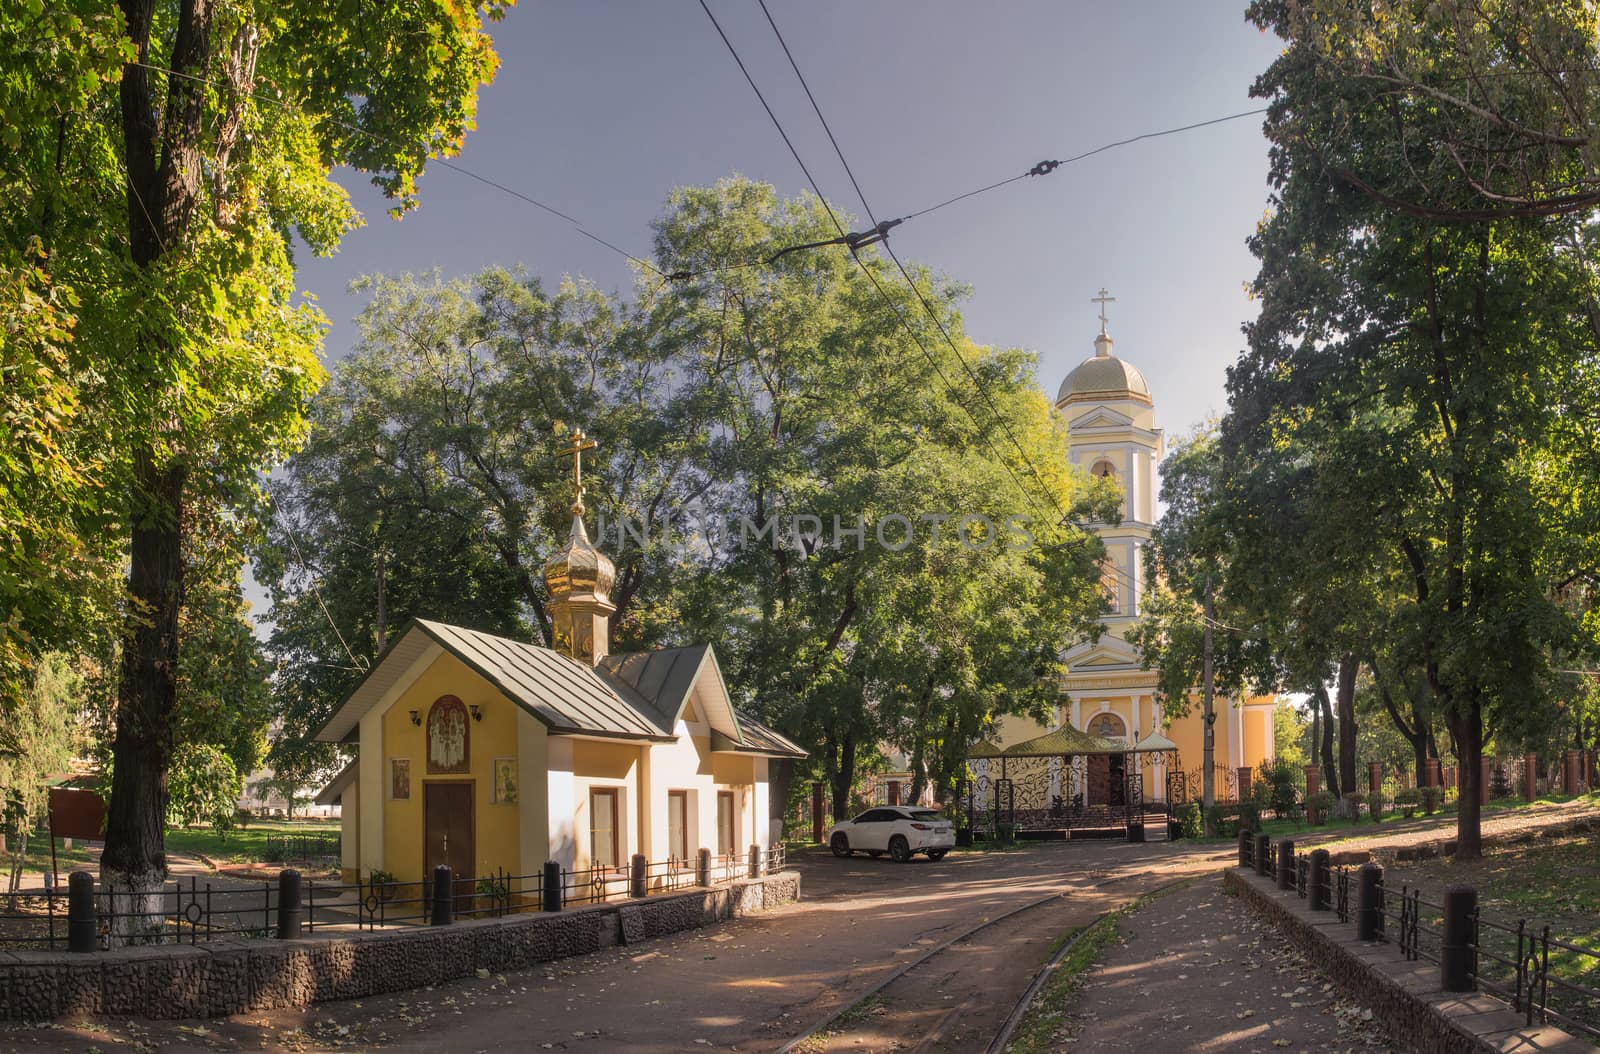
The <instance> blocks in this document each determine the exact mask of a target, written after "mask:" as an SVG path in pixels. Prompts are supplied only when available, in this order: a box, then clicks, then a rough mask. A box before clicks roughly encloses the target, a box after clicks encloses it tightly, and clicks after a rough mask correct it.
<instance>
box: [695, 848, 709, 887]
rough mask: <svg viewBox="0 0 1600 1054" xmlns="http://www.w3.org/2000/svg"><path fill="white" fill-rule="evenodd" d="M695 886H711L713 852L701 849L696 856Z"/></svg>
mask: <svg viewBox="0 0 1600 1054" xmlns="http://www.w3.org/2000/svg"><path fill="white" fill-rule="evenodd" d="M694 884H695V885H697V886H709V885H710V884H711V850H709V849H701V850H700V851H699V852H697V853H695V855H694Z"/></svg>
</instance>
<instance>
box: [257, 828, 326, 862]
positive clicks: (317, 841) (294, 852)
mask: <svg viewBox="0 0 1600 1054" xmlns="http://www.w3.org/2000/svg"><path fill="white" fill-rule="evenodd" d="M262 859H263V860H265V861H266V862H267V863H269V864H302V863H304V864H309V863H317V864H325V863H330V862H333V861H336V860H338V859H339V836H338V835H336V834H269V835H267V838H266V844H265V845H264V846H263V848H262Z"/></svg>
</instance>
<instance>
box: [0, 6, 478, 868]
mask: <svg viewBox="0 0 1600 1054" xmlns="http://www.w3.org/2000/svg"><path fill="white" fill-rule="evenodd" d="M59 6H61V8H62V10H61V11H59V12H52V14H51V16H50V17H48V18H41V10H40V9H41V7H42V5H38V4H34V5H31V7H32V10H31V11H30V10H28V9H27V8H26V6H25V9H24V10H21V11H17V12H15V13H8V14H7V15H5V16H3V17H4V19H5V22H6V24H5V27H4V29H3V30H0V41H4V43H5V44H6V45H7V46H8V48H10V49H14V50H8V51H7V52H6V53H5V54H4V55H3V57H0V61H3V63H4V65H5V68H6V69H7V71H8V74H9V73H10V71H11V70H13V69H15V70H18V71H20V78H19V81H17V82H13V81H12V80H11V78H10V77H9V76H8V78H7V90H12V85H13V83H18V84H19V85H20V91H18V92H17V94H19V95H23V94H25V93H26V92H27V91H29V90H31V89H34V88H43V87H45V85H46V82H47V81H48V80H50V78H53V77H62V76H65V77H67V78H68V83H69V84H70V85H71V87H70V88H68V89H60V88H48V89H46V90H45V91H44V93H43V94H44V98H43V99H41V100H39V101H37V102H31V101H30V103H29V105H28V106H26V107H24V108H22V110H21V111H20V114H21V116H22V117H23V118H24V119H25V123H23V124H21V125H20V126H19V127H16V128H15V129H14V130H13V129H8V132H7V134H8V135H10V136H14V138H15V141H16V143H17V144H20V146H19V149H18V159H17V160H16V161H15V162H14V164H15V166H16V168H17V170H18V172H19V173H20V174H19V176H18V178H17V179H16V182H17V183H18V184H19V189H20V191H21V193H20V194H19V195H18V196H16V197H14V198H10V199H8V200H7V201H6V203H5V205H4V206H0V208H4V209H5V210H6V212H7V217H6V220H5V223H6V226H8V227H10V228H11V229H13V230H24V229H27V228H28V227H29V225H30V224H31V225H32V227H33V228H34V230H35V231H36V237H37V240H38V244H40V245H41V246H42V247H43V251H44V252H46V253H48V259H49V260H50V262H51V267H52V269H51V271H50V272H49V275H50V280H51V281H52V282H53V283H54V287H55V288H56V289H57V290H64V291H70V296H71V297H73V298H75V299H76V301H77V302H78V303H79V304H82V305H92V309H83V310H80V311H79V312H78V314H77V317H76V324H75V327H74V329H73V338H74V339H73V341H72V357H73V360H74V361H73V363H72V365H73V366H75V367H76V370H74V371H73V372H72V375H71V377H70V378H69V380H68V384H72V385H75V387H76V391H75V392H73V393H72V394H75V395H76V397H77V400H78V402H79V403H80V404H83V403H86V402H87V401H88V400H90V399H92V401H93V403H94V405H95V407H96V410H97V412H96V415H95V418H94V420H93V421H90V420H88V419H87V418H86V417H85V416H83V415H80V416H79V417H78V418H77V423H78V424H79V425H80V426H82V427H83V429H84V430H85V431H86V432H87V436H86V438H85V439H84V442H83V444H82V445H83V446H84V447H85V452H84V453H85V458H84V460H83V461H75V464H83V463H86V462H87V463H92V464H94V465H96V466H97V471H98V474H99V478H98V479H97V480H96V481H95V482H96V484H97V485H98V486H99V487H100V488H101V489H100V490H99V491H98V495H99V498H98V501H99V505H98V511H99V512H100V514H101V515H100V519H99V522H98V524H96V525H95V530H97V531H99V532H105V533H106V534H108V535H110V536H111V537H116V534H115V533H113V532H120V534H121V537H122V538H123V539H124V540H125V542H126V545H127V552H126V557H127V566H128V579H127V594H128V596H127V604H126V610H125V616H124V625H123V632H122V646H121V651H120V662H121V671H120V675H119V687H118V696H117V700H118V701H117V722H116V733H115V737H116V738H115V742H114V746H113V752H114V754H115V756H116V760H117V764H116V766H115V772H114V777H113V780H114V782H113V787H112V794H111V802H110V813H109V820H108V829H107V840H106V848H105V852H104V854H103V855H102V857H101V877H102V881H104V882H105V883H106V884H107V885H109V886H110V887H111V888H113V889H114V890H116V891H118V892H119V895H123V894H125V895H130V896H134V897H144V896H146V895H147V894H148V892H149V891H151V890H153V889H155V888H156V887H157V885H158V883H159V882H160V880H161V878H162V876H163V875H164V872H165V863H164V855H163V852H162V845H163V840H162V824H163V821H164V817H165V815H166V811H167V810H166V804H167V803H166V784H167V779H166V775H167V770H168V766H169V764H170V761H171V757H172V751H173V749H174V736H173V730H172V727H171V726H172V721H173V715H174V713H175V707H176V700H177V693H178V679H179V677H180V672H179V671H180V668H181V665H182V663H181V659H180V655H179V639H180V636H181V635H182V634H181V631H180V627H179V621H180V610H181V608H182V598H183V595H184V548H185V547H184V539H185V535H186V533H187V532H188V530H189V526H190V522H191V518H192V511H191V506H192V503H193V502H195V501H205V500H211V499H215V500H218V501H220V502H222V503H223V504H224V505H226V506H229V507H232V508H235V509H240V510H242V511H243V512H246V513H247V512H248V509H249V506H250V504H251V497H250V496H251V493H252V491H253V488H254V486H255V480H256V476H257V474H258V473H259V472H260V470H261V469H262V468H263V467H264V466H265V465H267V464H270V463H271V462H273V461H275V460H276V459H277V458H278V457H280V456H281V455H282V454H284V453H286V452H287V451H288V449H290V447H291V446H292V445H293V444H294V443H295V442H296V441H297V439H298V438H299V436H300V434H301V432H302V431H303V426H304V417H303V408H304V404H305V400H306V399H307V397H308V396H309V395H310V393H311V391H312V390H313V389H314V388H315V386H316V384H317V382H318V381H319V379H320V368H319V366H318V364H317V360H316V350H317V347H318V343H319V340H320V333H321V318H320V316H319V315H318V314H317V313H316V312H315V310H314V309H313V308H311V307H309V306H307V305H305V304H296V303H295V302H294V287H293V270H292V266H291V260H290V245H291V242H290V239H291V235H295V236H298V237H299V238H300V239H302V240H303V241H304V243H305V244H306V245H308V246H309V247H310V248H311V249H312V250H313V251H316V252H326V251H331V249H332V248H333V247H334V246H335V245H336V244H337V242H338V240H339V237H340V236H341V235H342V234H343V233H345V232H346V231H348V230H349V229H351V228H352V227H354V226H355V225H357V223H359V221H360V217H359V216H358V215H357V214H356V213H355V211H354V210H353V209H352V208H351V206H350V203H349V201H348V198H347V197H346V195H345V193H344V191H343V190H342V189H341V188H340V187H339V186H338V184H336V183H334V182H333V181H332V180H331V179H330V178H329V170H330V169H331V168H332V167H333V166H335V165H348V166H350V167H353V168H356V169H359V170H363V171H368V172H371V173H374V180H375V182H376V183H377V184H378V185H379V186H380V188H381V189H382V190H383V191H384V192H385V193H386V194H388V195H390V196H391V197H393V198H395V199H396V200H397V202H398V204H397V206H396V210H397V211H401V210H404V209H405V208H408V207H410V206H411V205H412V204H413V200H414V198H413V195H414V190H415V179H416V176H417V174H418V173H419V172H420V171H421V170H422V167H423V165H424V163H425V162H426V160H427V158H428V157H430V156H434V155H437V154H441V153H449V152H451V151H453V150H454V149H456V148H457V146H458V145H459V143H460V142H461V139H462V137H463V136H464V134H465V132H466V130H467V128H468V127H469V126H470V124H471V120H472V114H473V108H474V105H475V99H476V91H477V87H478V85H479V84H480V83H482V82H483V81H486V80H487V79H489V77H490V76H491V75H492V74H493V72H494V68H495V63H496V59H495V56H494V52H493V50H492V47H491V45H490V41H489V38H488V36H487V34H486V33H485V31H484V28H483V25H482V22H483V19H484V18H485V17H498V15H499V14H500V12H501V10H502V7H503V5H502V4H501V3H499V2H497V0H480V2H473V3H466V4H460V5H452V6H449V7H438V6H434V7H428V6H424V7H416V6H379V7H378V8H375V9H371V10H363V11H361V12H360V13H359V16H358V17H352V16H351V14H350V12H348V11H346V10H345V9H343V8H341V7H339V6H337V5H334V6H329V5H324V4H314V3H313V4H300V5H293V4H291V5H289V6H287V7H286V6H284V5H262V4H256V3H238V4H226V5H224V4H215V3H210V2H207V0H165V2H157V0H123V2H122V3H121V4H120V5H119V7H120V18H108V17H107V16H106V14H105V13H104V12H102V11H100V10H99V9H98V7H97V6H95V5H90V4H89V3H87V2H86V0H78V2H76V3H71V4H67V5H59ZM41 24H42V25H44V26H46V27H48V29H49V39H48V40H46V41H43V43H44V44H47V45H48V46H47V47H39V45H40V44H41V41H40V40H39V39H37V38H38V36H39V33H40V30H39V28H38V27H39V26H40V25H41ZM30 47H39V53H38V54H30V53H29V52H28V49H29V48H30ZM64 172H70V173H72V176H71V178H65V179H63V178H57V177H59V175H60V174H61V173H64ZM34 285H35V287H36V288H37V287H39V286H41V285H42V283H34ZM67 295H68V293H63V294H62V297H63V300H65V298H66V296H67ZM44 361H46V362H48V359H46V360H44ZM36 376H42V375H40V374H37V371H36ZM41 384H42V385H43V387H42V388H41V389H40V393H39V399H40V400H45V399H50V398H55V397H56V396H54V395H52V394H50V392H51V386H50V385H49V384H46V383H44V382H43V381H41ZM58 387H59V386H58ZM75 453H76V451H75Z"/></svg>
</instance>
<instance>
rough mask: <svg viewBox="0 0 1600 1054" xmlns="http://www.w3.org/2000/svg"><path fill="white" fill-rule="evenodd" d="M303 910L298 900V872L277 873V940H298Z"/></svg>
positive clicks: (303, 916)
mask: <svg viewBox="0 0 1600 1054" xmlns="http://www.w3.org/2000/svg"><path fill="white" fill-rule="evenodd" d="M305 914H306V913H305V909H304V908H303V907H302V906H301V900H300V872H298V871H295V870H293V869H290V870H287V871H279V872H278V939H279V940H280V941H293V940H299V939H300V926H301V924H302V923H304V921H305Z"/></svg>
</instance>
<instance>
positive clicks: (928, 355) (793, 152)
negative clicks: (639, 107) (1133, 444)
mask: <svg viewBox="0 0 1600 1054" xmlns="http://www.w3.org/2000/svg"><path fill="white" fill-rule="evenodd" d="M700 9H701V10H702V11H704V12H705V13H706V17H707V18H708V19H710V20H711V25H712V28H714V29H715V30H716V31H717V36H719V37H721V38H722V43H723V45H724V46H726V47H727V49H728V54H730V55H732V56H733V61H734V63H735V64H736V65H737V66H738V67H739V72H740V73H742V74H744V79H745V82H746V83H748V84H749V85H750V90H751V91H752V92H754V93H755V96H756V99H757V100H758V101H759V102H760V103H761V108H762V109H763V110H765V111H766V112H767V117H768V118H769V119H770V120H771V121H772V126H773V127H774V128H775V129H777V132H778V135H779V137H780V138H782V140H783V143H784V145H785V146H787V147H788V148H789V154H790V156H792V157H793V158H794V160H795V164H797V165H799V166H800V171H801V173H803V174H804V175H805V177H806V182H807V183H809V184H810V185H811V190H812V192H813V193H814V194H816V196H817V200H818V201H820V202H821V203H822V207H823V209H824V211H826V212H827V214H828V219H829V220H831V221H832V223H833V226H834V229H835V230H837V231H838V232H839V238H840V239H841V240H842V241H843V240H845V239H847V236H848V232H847V231H846V230H845V229H844V224H843V223H841V222H840V221H839V217H838V215H837V214H836V213H835V212H834V211H833V206H832V205H831V204H829V202H828V198H827V196H826V195H824V194H823V193H822V188H821V187H820V186H818V185H817V180H816V177H814V176H813V175H812V174H811V169H810V167H808V166H807V165H806V163H805V159H804V158H802V157H801V156H800V151H799V150H798V149H796V147H795V145H794V141H793V140H791V139H790V138H789V133H788V132H787V131H785V130H784V127H783V122H782V121H780V120H778V115H777V114H776V113H774V112H773V110H772V107H771V106H770V105H769V104H768V103H767V97H766V96H765V95H764V94H762V92H761V88H760V86H758V85H757V84H756V81H755V77H753V76H752V75H751V73H750V70H749V68H748V67H746V66H745V64H744V59H743V58H741V57H740V56H739V50H738V49H737V48H735V47H734V46H733V41H731V40H729V39H728V34H727V33H725V32H724V31H723V29H722V24H721V23H720V22H718V21H717V16H716V15H714V14H712V13H711V7H710V5H708V4H707V3H706V0H700ZM874 222H876V221H874ZM850 256H851V259H853V260H855V262H856V265H857V266H858V267H860V268H861V270H862V272H863V273H864V274H865V275H866V276H867V279H868V280H869V281H871V282H872V285H873V288H874V289H876V290H877V293H878V296H879V298H880V299H881V300H883V302H884V303H885V304H887V305H888V306H889V308H890V310H892V311H893V312H894V315H895V318H896V319H897V320H898V321H899V322H900V325H901V326H902V327H903V328H904V329H905V331H906V333H908V334H909V335H910V336H911V339H912V340H913V341H914V342H915V343H916V345H917V347H918V348H919V349H921V351H922V355H923V357H924V358H925V359H927V360H928V365H930V366H932V367H933V371H934V373H935V374H937V375H938V377H939V380H940V381H941V382H943V383H944V386H945V388H946V389H947V390H948V391H949V392H950V394H951V396H952V398H954V399H955V403H956V405H957V406H959V407H961V409H962V410H963V411H965V412H966V414H967V416H968V417H971V418H972V423H973V424H975V425H977V426H978V427H979V429H980V430H981V429H982V427H983V423H982V422H981V421H979V420H978V418H977V416H976V415H975V414H973V412H972V411H971V409H969V408H968V407H967V405H966V403H964V402H962V401H961V398H960V396H959V395H958V394H957V393H956V389H955V386H954V385H953V384H951V383H950V379H949V378H948V377H946V376H945V373H944V370H943V369H942V368H940V366H939V363H938V360H937V359H935V358H934V356H933V353H932V352H931V351H929V350H928V346H927V345H926V344H924V343H923V341H922V337H921V336H920V335H918V333H917V331H916V330H915V328H913V327H912V325H911V323H910V322H909V321H908V320H907V319H906V317H905V315H904V314H903V313H902V312H901V311H900V308H899V306H898V305H897V304H895V302H894V301H893V300H892V299H891V298H890V297H889V294H888V291H887V290H885V289H884V288H883V284H882V283H881V282H880V281H879V280H878V276H877V275H875V274H873V273H872V268H870V267H868V266H867V265H866V263H865V262H864V261H863V260H862V259H861V257H860V256H858V255H856V253H855V252H854V251H852V252H851V254H850ZM957 357H958V358H959V357H960V356H959V354H958V356H957ZM998 460H999V463H1000V465H1001V467H1002V468H1004V469H1005V470H1006V473H1007V474H1008V475H1010V476H1011V479H1012V482H1014V483H1016V485H1017V489H1018V490H1019V491H1020V492H1021V493H1022V495H1023V496H1024V497H1027V498H1030V500H1031V499H1032V495H1031V494H1030V493H1029V491H1028V488H1027V487H1026V486H1024V485H1023V483H1022V480H1021V479H1019V478H1018V477H1017V474H1016V472H1015V470H1013V469H1012V467H1011V466H1010V465H1009V464H1008V463H1007V462H1006V461H1005V459H1004V458H999V459H998ZM1052 497H1053V496H1052ZM1058 508H1059V505H1058Z"/></svg>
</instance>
